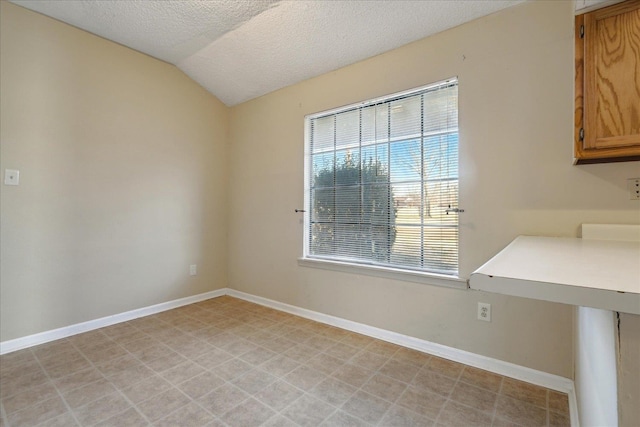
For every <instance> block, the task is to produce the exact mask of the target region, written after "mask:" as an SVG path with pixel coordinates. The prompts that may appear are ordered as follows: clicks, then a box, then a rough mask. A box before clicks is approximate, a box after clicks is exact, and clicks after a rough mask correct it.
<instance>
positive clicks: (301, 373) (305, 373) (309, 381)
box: [283, 365, 327, 391]
mask: <svg viewBox="0 0 640 427" xmlns="http://www.w3.org/2000/svg"><path fill="white" fill-rule="evenodd" d="M326 377H327V376H326V375H325V374H323V373H322V372H320V371H318V370H316V369H313V368H311V367H309V366H306V365H302V366H300V367H298V368H296V369H294V370H293V371H291V372H289V373H288V374H287V375H285V376H284V377H283V379H284V380H285V381H287V382H288V383H290V384H293V385H294V386H296V387H298V388H300V389H302V390H304V391H309V390H311V389H312V388H313V387H315V386H316V385H318V384H319V383H320V382H321V381H322V380H324V379H325V378H326Z"/></svg>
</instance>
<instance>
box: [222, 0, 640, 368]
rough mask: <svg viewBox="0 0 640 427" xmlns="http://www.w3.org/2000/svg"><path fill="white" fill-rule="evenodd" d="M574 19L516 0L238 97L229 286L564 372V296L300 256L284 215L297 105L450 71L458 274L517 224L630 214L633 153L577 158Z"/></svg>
mask: <svg viewBox="0 0 640 427" xmlns="http://www.w3.org/2000/svg"><path fill="white" fill-rule="evenodd" d="M573 17H574V5H573V3H572V2H564V1H561V2H551V1H549V2H547V1H543V2H526V3H523V4H521V5H517V6H514V7H512V8H509V9H506V10H504V11H501V12H499V13H496V14H493V15H490V16H488V17H485V18H482V19H479V20H476V21H473V22H470V23H467V24H464V25H461V26H459V27H456V28H453V29H451V30H448V31H446V32H443V33H440V34H437V35H435V36H432V37H429V38H426V39H423V40H420V41H418V42H415V43H412V44H409V45H407V46H404V47H402V48H399V49H396V50H393V51H390V52H388V53H385V54H383V55H379V56H376V57H373V58H370V59H368V60H365V61H362V62H359V63H356V64H354V65H352V66H349V67H346V68H343V69H340V70H337V71H334V72H331V73H328V74H325V75H322V76H320V77H317V78H314V79H311V80H307V81H305V82H302V83H299V84H296V85H294V86H290V87H288V88H285V89H282V90H279V91H277V92H274V93H271V94H268V95H265V96H263V97H261V98H258V99H255V100H252V101H249V102H246V103H244V104H241V105H238V106H236V107H234V108H232V110H231V124H230V132H231V133H230V134H231V140H230V155H231V157H230V158H231V165H232V167H231V170H230V175H229V176H230V178H229V186H230V187H229V188H230V193H229V194H230V207H229V209H230V210H229V285H230V287H232V288H234V289H237V290H240V291H243V292H247V293H250V294H254V295H258V296H263V297H266V298H270V299H274V300H277V301H282V302H284V303H288V304H292V305H296V306H299V307H303V308H308V309H311V310H315V311H319V312H323V313H327V314H331V315H335V316H339V317H342V318H346V319H349V320H353V321H357V322H361V323H366V324H369V325H372V326H376V327H380V328H384V329H389V330H392V331H396V332H399V333H403V334H407V335H411V336H415V337H418V338H421V339H426V340H429V341H433V342H436V343H440V344H444V345H448V346H452V347H456V348H460V349H463V350H467V351H471V352H474V353H478V354H482V355H486V356H489V357H494V358H498V359H501V360H505V361H508V362H512V363H516V364H519V365H522V366H527V367H530V368H533V369H539V370H542V371H546V372H549V373H553V374H557V375H562V376H565V377H568V378H573V350H572V347H573V345H572V343H573V308H572V307H570V306H565V305H561V304H554V303H546V302H542V301H532V300H527V299H522V298H512V297H503V296H499V295H491V294H486V293H479V292H475V291H469V290H456V289H449V288H442V287H436V286H429V285H421V284H417V283H411V282H403V281H397V280H391V279H385V278H375V277H371V276H364V275H358V274H350V273H344V272H338V271H330V270H321V269H315V268H309V267H303V266H299V265H298V262H297V259H298V258H299V257H300V256H301V255H302V235H303V225H302V217H301V216H300V214H296V213H294V209H295V208H302V205H303V200H304V189H303V171H304V167H303V158H304V157H303V156H304V116H305V115H306V114H311V113H315V112H319V111H323V110H327V109H331V108H335V107H339V106H342V105H347V104H351V103H355V102H358V101H363V100H367V99H371V98H375V97H378V96H382V95H385V94H390V93H394V92H398V91H401V90H406V89H410V88H414V87H418V86H421V85H425V84H428V83H430V82H435V81H439V80H442V79H445V78H448V77H451V76H458V78H459V82H460V86H459V106H460V165H461V166H460V171H461V177H460V192H461V195H460V207H461V208H463V209H465V212H464V214H462V215H461V216H460V218H461V220H460V274H461V276H462V277H465V278H468V276H469V274H470V273H471V272H472V271H473V270H474V269H476V268H477V267H479V266H480V265H482V264H483V263H484V262H485V261H487V260H488V259H489V258H490V257H492V256H493V255H494V254H495V253H497V252H498V251H499V250H500V249H502V248H503V247H504V246H506V245H507V244H508V243H509V242H510V241H511V240H512V239H514V238H515V237H516V236H517V235H520V234H530V235H550V236H577V235H578V230H579V226H580V224H581V223H584V222H590V223H603V222H604V223H638V222H639V221H640V216H639V213H640V205H638V203H637V202H633V201H630V200H629V195H628V193H627V191H626V189H625V186H626V179H627V178H630V177H633V176H636V175H637V174H638V168H639V166H638V163H637V162H635V163H618V164H606V165H585V166H572V132H573V130H572V129H573V66H574V65H573ZM376 31H394V29H392V28H389V29H376ZM479 301H482V302H488V303H491V304H492V322H491V323H486V322H480V321H477V320H476V306H477V302H479Z"/></svg>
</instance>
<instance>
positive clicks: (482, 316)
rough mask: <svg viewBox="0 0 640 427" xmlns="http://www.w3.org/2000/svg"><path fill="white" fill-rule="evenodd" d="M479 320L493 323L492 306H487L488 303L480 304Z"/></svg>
mask: <svg viewBox="0 0 640 427" xmlns="http://www.w3.org/2000/svg"><path fill="white" fill-rule="evenodd" d="M478 320H484V321H485V322H491V304H487V303H486V302H479V303H478Z"/></svg>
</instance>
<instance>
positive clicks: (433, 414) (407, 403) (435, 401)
mask: <svg viewBox="0 0 640 427" xmlns="http://www.w3.org/2000/svg"><path fill="white" fill-rule="evenodd" d="M446 401H447V399H446V398H444V397H442V396H440V395H439V394H436V393H433V392H431V391H429V390H426V389H424V388H417V387H414V386H409V387H407V389H406V390H405V391H404V393H402V396H400V398H399V399H398V400H397V401H396V404H398V405H400V406H403V407H405V408H407V409H410V410H412V411H413V412H416V413H418V414H420V415H422V416H424V417H427V418H429V419H432V420H435V419H436V418H437V417H438V414H439V413H440V410H441V409H442V407H443V406H444V404H445V402H446Z"/></svg>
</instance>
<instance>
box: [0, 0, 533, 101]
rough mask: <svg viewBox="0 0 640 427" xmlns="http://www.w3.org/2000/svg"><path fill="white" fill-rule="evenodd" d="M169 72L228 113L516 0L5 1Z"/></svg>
mask: <svg viewBox="0 0 640 427" xmlns="http://www.w3.org/2000/svg"><path fill="white" fill-rule="evenodd" d="M12 1H13V3H15V4H18V5H21V6H23V7H26V8H28V9H31V10H34V11H36V12H40V13H42V14H45V15H48V16H51V17H53V18H56V19H58V20H60V21H63V22H66V23H68V24H71V25H74V26H76V27H78V28H81V29H83V30H86V31H89V32H91V33H94V34H96V35H99V36H101V37H104V38H106V39H109V40H112V41H114V42H117V43H120V44H122V45H125V46H128V47H130V48H132V49H136V50H138V51H140V52H143V53H146V54H148V55H151V56H153V57H156V58H158V59H161V60H163V61H167V62H169V63H172V64H175V65H176V66H177V67H178V68H180V69H181V70H182V71H184V72H185V73H186V74H187V75H189V76H190V77H191V78H192V79H194V80H195V81H197V82H198V83H199V84H201V85H202V86H203V87H204V88H206V89H207V90H208V91H209V92H211V93H212V94H214V95H215V96H216V97H218V98H219V99H220V100H221V101H222V102H224V103H225V104H226V105H229V106H232V105H236V104H239V103H242V102H244V101H247V100H250V99H252V98H255V97H258V96H261V95H264V94H266V93H269V92H271V91H274V90H277V89H280V88H283V87H285V86H289V85H291V84H294V83H297V82H300V81H302V80H306V79H309V78H311V77H315V76H318V75H320V74H323V73H326V72H329V71H332V70H336V69H338V68H341V67H344V66H346V65H349V64H352V63H355V62H357V61H360V60H362V59H365V58H368V57H371V56H375V55H378V54H380V53H383V52H386V51H388V50H391V49H394V48H396V47H399V46H402V45H404V44H407V43H410V42H412V41H415V40H418V39H421V38H423V37H426V36H429V35H431V34H435V33H437V32H440V31H443V30H445V29H447V28H451V27H454V26H457V25H460V24H463V23H465V22H468V21H471V20H473V19H476V18H479V17H481V16H485V15H488V14H491V13H493V12H496V11H498V10H500V9H504V8H506V7H509V6H512V5H514V4H516V3H520V2H521V1H523V0H411V1H405V0H397V1H391V0H364V1H361V0H294V1H276V0H112V1H100V0H55V1H53V0H49V1H42V0H12Z"/></svg>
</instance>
